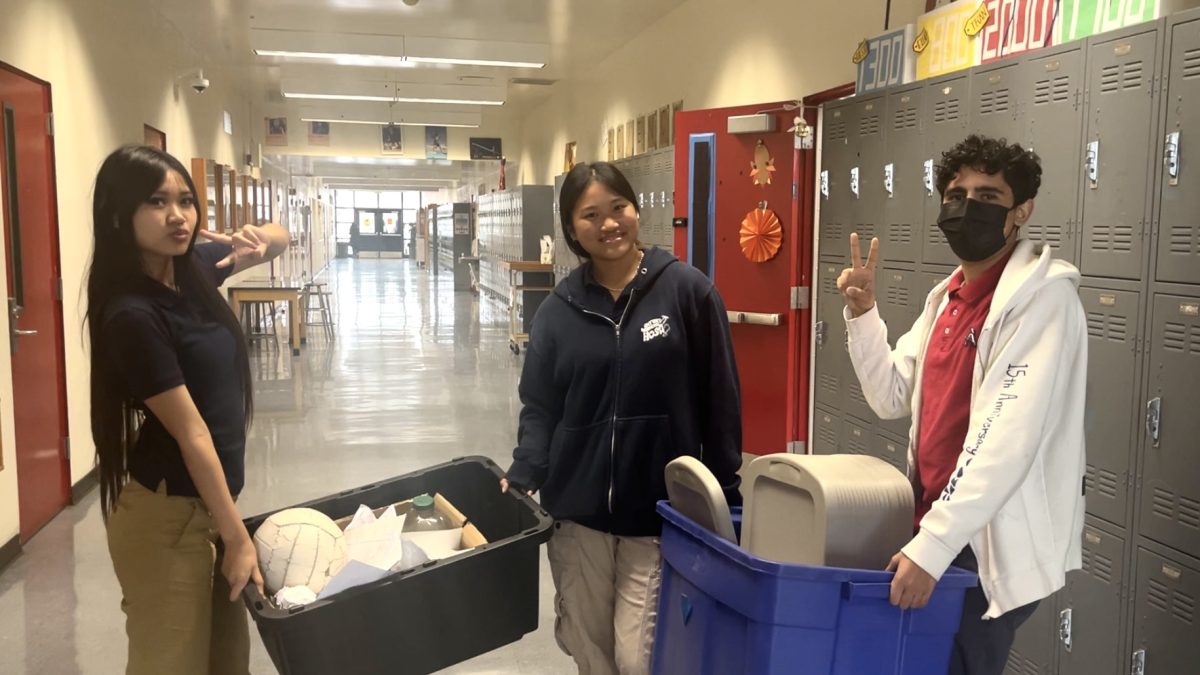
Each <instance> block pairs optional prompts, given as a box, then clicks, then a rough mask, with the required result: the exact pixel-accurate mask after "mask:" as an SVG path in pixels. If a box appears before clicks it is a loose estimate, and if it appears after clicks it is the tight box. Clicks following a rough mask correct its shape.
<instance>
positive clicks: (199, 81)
mask: <svg viewBox="0 0 1200 675" xmlns="http://www.w3.org/2000/svg"><path fill="white" fill-rule="evenodd" d="M188 86H189V87H191V88H192V91H194V92H196V93H197V94H203V93H204V92H206V91H208V86H209V81H208V78H207V77H205V76H204V73H196V74H195V75H194V76H192V78H191V79H190V80H188Z"/></svg>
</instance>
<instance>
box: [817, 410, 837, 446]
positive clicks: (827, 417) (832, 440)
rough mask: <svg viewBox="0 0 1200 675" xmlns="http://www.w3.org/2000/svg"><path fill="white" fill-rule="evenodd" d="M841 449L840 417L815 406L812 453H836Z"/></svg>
mask: <svg viewBox="0 0 1200 675" xmlns="http://www.w3.org/2000/svg"><path fill="white" fill-rule="evenodd" d="M841 451H842V418H841V417H838V416H837V415H836V414H835V413H831V412H829V411H827V410H822V409H820V408H817V409H816V410H814V411H813V451H812V454H814V455H836V454H838V453H840V452H841Z"/></svg>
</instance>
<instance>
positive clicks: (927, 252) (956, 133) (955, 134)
mask: <svg viewBox="0 0 1200 675" xmlns="http://www.w3.org/2000/svg"><path fill="white" fill-rule="evenodd" d="M970 100H971V81H970V79H969V78H968V76H967V75H956V76H953V77H949V78H941V79H937V80H930V81H929V83H928V84H926V86H925V101H924V103H925V111H924V113H923V115H922V117H924V118H925V120H926V121H927V126H926V130H925V161H926V162H927V163H929V164H930V166H932V167H934V168H936V166H937V164H938V162H940V161H941V159H942V153H943V152H945V151H947V150H949V149H950V148H951V147H952V146H953V145H954V144H956V143H958V142H959V141H961V140H962V139H964V138H966V137H967V133H968V132H967V117H968V114H967V113H968V108H969V105H970ZM924 173H925V169H924V167H922V180H923V181H929V184H930V185H932V181H933V176H932V175H929V176H925V175H924ZM924 201H925V229H924V232H923V233H922V254H921V259H922V261H924V262H925V263H926V264H936V265H957V264H958V258H956V257H955V256H954V252H953V251H951V250H950V246H949V245H948V244H947V243H946V237H945V236H944V235H943V234H942V231H941V230H939V229H938V227H937V218H938V212H939V211H940V210H941V208H942V196H941V195H939V194H938V192H937V189H936V188H935V189H933V190H932V191H931V192H930V191H927V192H926V196H925V199H924Z"/></svg>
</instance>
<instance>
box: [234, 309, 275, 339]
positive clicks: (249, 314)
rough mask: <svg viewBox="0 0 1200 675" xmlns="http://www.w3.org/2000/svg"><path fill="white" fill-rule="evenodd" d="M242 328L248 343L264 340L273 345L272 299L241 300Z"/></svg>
mask: <svg viewBox="0 0 1200 675" xmlns="http://www.w3.org/2000/svg"><path fill="white" fill-rule="evenodd" d="M241 321H242V330H243V331H244V332H245V334H246V341H247V342H248V343H250V344H254V343H257V342H262V341H266V342H267V343H268V344H269V345H275V344H276V343H277V342H278V338H277V336H276V334H275V302H274V301H273V300H247V301H244V302H242V316H241Z"/></svg>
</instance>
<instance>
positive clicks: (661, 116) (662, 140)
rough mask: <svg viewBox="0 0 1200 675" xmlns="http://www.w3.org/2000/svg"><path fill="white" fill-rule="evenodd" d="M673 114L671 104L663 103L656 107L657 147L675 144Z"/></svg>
mask: <svg viewBox="0 0 1200 675" xmlns="http://www.w3.org/2000/svg"><path fill="white" fill-rule="evenodd" d="M673 123H674V115H672V114H671V106H669V105H664V106H663V107H661V108H659V109H658V147H660V148H665V147H667V146H670V145H675V129H674V124H673Z"/></svg>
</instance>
